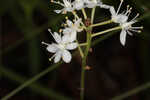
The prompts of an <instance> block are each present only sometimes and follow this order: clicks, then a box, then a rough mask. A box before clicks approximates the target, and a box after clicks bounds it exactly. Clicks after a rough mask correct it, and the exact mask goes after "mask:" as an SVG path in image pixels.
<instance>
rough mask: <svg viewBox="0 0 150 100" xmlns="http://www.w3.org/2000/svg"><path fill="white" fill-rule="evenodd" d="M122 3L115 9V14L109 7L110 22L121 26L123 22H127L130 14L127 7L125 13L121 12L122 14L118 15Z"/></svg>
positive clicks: (112, 8)
mask: <svg viewBox="0 0 150 100" xmlns="http://www.w3.org/2000/svg"><path fill="white" fill-rule="evenodd" d="M122 3H123V0H121V3H120V5H119V7H118V9H117V12H116V11H115V9H114V7H112V6H111V7H110V13H111V15H112V16H111V17H112V20H113V21H114V22H115V23H119V24H123V23H125V22H127V20H128V17H129V15H130V13H131V9H132V8H129V6H127V9H126V11H123V12H122V13H119V11H120V8H121V6H122Z"/></svg>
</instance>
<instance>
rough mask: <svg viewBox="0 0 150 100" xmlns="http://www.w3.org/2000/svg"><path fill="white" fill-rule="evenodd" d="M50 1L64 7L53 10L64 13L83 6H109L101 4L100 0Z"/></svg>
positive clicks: (107, 7)
mask: <svg viewBox="0 0 150 100" xmlns="http://www.w3.org/2000/svg"><path fill="white" fill-rule="evenodd" d="M51 2H53V3H56V4H58V5H61V6H62V7H64V8H63V9H61V10H54V11H55V12H56V13H63V14H66V13H67V12H72V11H74V10H81V9H83V8H94V7H96V6H99V7H101V8H106V9H109V8H110V6H108V5H105V4H103V3H102V2H101V1H100V0H75V1H74V2H71V0H63V3H61V2H59V1H53V0H51Z"/></svg>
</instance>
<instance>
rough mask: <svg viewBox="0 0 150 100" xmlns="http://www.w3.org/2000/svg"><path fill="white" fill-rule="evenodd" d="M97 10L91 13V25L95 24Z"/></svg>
mask: <svg viewBox="0 0 150 100" xmlns="http://www.w3.org/2000/svg"><path fill="white" fill-rule="evenodd" d="M95 10H96V7H94V8H93V9H92V13H91V24H93V22H94V16H95Z"/></svg>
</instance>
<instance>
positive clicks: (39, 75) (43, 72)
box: [1, 63, 61, 100]
mask: <svg viewBox="0 0 150 100" xmlns="http://www.w3.org/2000/svg"><path fill="white" fill-rule="evenodd" d="M60 64H61V63H58V64H56V65H54V66H52V67H48V68H47V69H45V70H44V71H42V72H41V73H39V74H38V75H36V76H35V77H33V78H31V79H29V80H27V81H26V82H24V83H23V84H22V85H20V86H19V87H18V88H16V89H15V90H13V91H12V92H10V93H9V94H7V95H6V96H4V97H3V98H2V99H1V100H8V99H9V98H11V97H12V96H14V95H15V94H16V93H18V92H19V91H21V90H22V89H24V88H25V87H27V86H29V85H30V84H32V83H33V82H35V81H37V80H38V79H39V78H41V77H42V76H44V75H45V74H47V73H49V72H50V71H52V70H54V69H56V68H57V67H58V66H59V65H60Z"/></svg>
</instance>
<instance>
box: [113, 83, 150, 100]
mask: <svg viewBox="0 0 150 100" xmlns="http://www.w3.org/2000/svg"><path fill="white" fill-rule="evenodd" d="M148 88H150V82H149V83H146V84H144V85H142V86H139V87H137V88H135V89H133V90H130V91H128V92H126V93H124V94H122V95H120V96H116V97H114V98H112V99H111V100H123V99H125V98H127V97H129V96H132V95H134V94H137V93H139V92H141V91H144V90H146V89H148Z"/></svg>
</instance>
